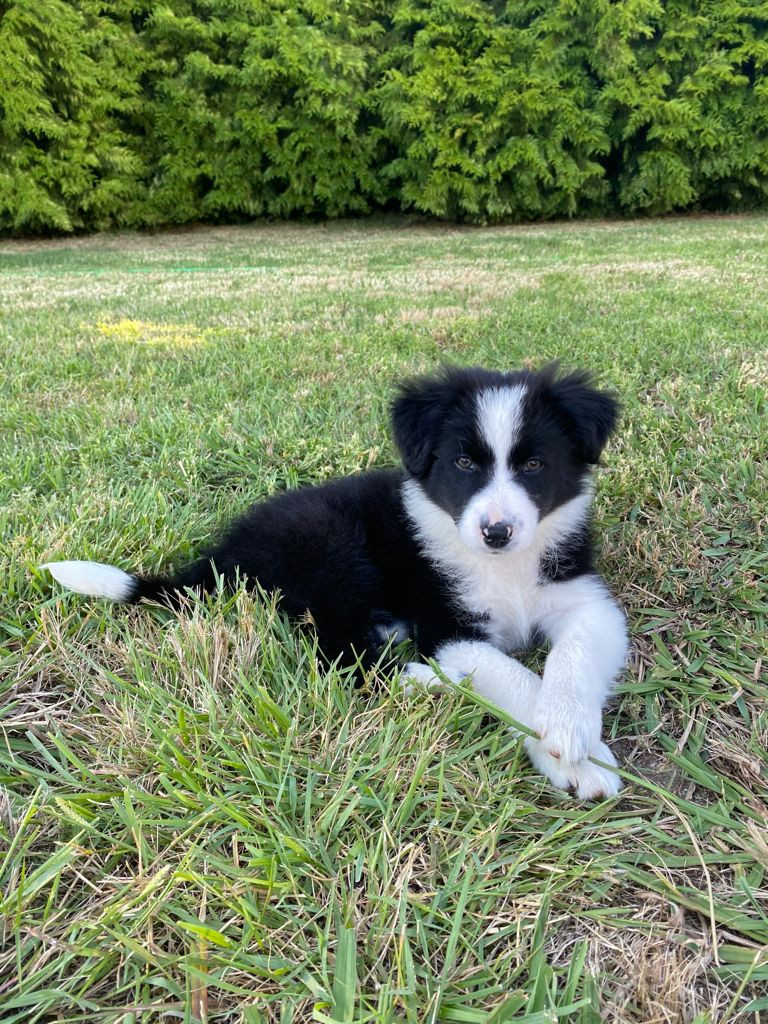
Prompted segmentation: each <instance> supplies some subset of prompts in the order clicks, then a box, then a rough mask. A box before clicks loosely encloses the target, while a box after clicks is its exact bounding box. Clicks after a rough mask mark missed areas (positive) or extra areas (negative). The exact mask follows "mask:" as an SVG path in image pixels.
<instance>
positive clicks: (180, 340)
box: [88, 319, 210, 348]
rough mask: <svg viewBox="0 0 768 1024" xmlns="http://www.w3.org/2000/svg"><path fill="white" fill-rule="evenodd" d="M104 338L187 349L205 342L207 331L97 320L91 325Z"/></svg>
mask: <svg viewBox="0 0 768 1024" xmlns="http://www.w3.org/2000/svg"><path fill="white" fill-rule="evenodd" d="M88 326H94V327H95V328H96V330H97V331H98V332H99V334H101V335H102V336H103V337H105V338H110V339H113V340H115V341H125V342H129V343H130V344H136V343H141V342H143V343H145V344H150V345H158V344H159V345H168V346H170V347H171V348H189V347H191V346H194V345H199V344H200V343H201V342H203V341H205V338H206V335H207V334H210V331H209V330H201V329H200V328H199V327H196V326H195V325H194V324H159V323H153V322H152V321H150V320H128V319H123V320H99V321H97V322H96V323H95V324H93V325H90V324H89V325H88Z"/></svg>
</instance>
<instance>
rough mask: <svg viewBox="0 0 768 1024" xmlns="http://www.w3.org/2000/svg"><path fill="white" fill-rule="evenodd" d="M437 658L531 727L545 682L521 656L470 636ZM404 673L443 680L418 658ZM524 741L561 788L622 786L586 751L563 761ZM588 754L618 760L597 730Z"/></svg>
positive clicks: (587, 792) (589, 795) (585, 793)
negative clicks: (574, 759) (569, 761)
mask: <svg viewBox="0 0 768 1024" xmlns="http://www.w3.org/2000/svg"><path fill="white" fill-rule="evenodd" d="M435 660H436V661H437V663H438V665H439V666H440V670H441V672H442V673H443V675H445V677H446V678H447V679H449V680H451V681H453V682H459V681H461V680H462V679H465V678H467V677H471V679H472V685H473V687H474V689H475V690H476V691H477V692H478V693H479V694H482V696H483V697H487V698H488V700H490V701H493V703H494V704H497V705H498V706H499V707H500V708H502V710H504V711H506V712H507V714H508V715H510V716H511V717H512V718H514V719H516V721H518V722H519V723H520V724H521V725H525V726H527V727H528V728H532V727H533V721H534V718H535V715H536V708H537V704H538V701H539V697H540V694H541V689H542V683H541V680H540V679H539V677H538V676H537V675H536V674H535V673H534V672H531V671H530V669H527V668H526V667H525V666H524V665H521V664H520V662H519V661H516V660H515V659H514V658H510V657H507V655H506V654H504V653H503V652H502V651H500V650H498V649H497V648H496V647H494V646H493V645H492V644H489V643H486V642H482V641H472V640H461V641H455V642H451V643H447V644H444V645H443V646H442V647H441V648H439V650H438V651H437V653H436V659H435ZM405 675H406V677H407V678H409V679H414V680H415V681H416V682H419V683H421V684H422V685H426V686H435V685H440V684H441V683H442V680H440V679H439V678H438V677H437V676H436V675H435V674H434V673H433V672H432V670H431V669H430V668H429V666H428V665H422V664H419V663H411V664H410V665H408V666H407V667H406V670H405ZM524 744H525V749H526V752H527V753H528V756H529V757H530V759H531V761H532V763H533V764H534V766H535V767H536V768H538V770H539V771H540V772H542V774H544V775H546V777H547V778H548V779H549V781H550V782H551V783H552V784H553V785H555V786H557V787H559V788H560V789H573V790H574V791H575V792H576V795H577V796H579V797H580V798H582V799H585V800H595V799H599V798H602V797H607V796H613V795H614V794H615V793H618V791H619V790H620V789H621V780H620V779H619V777H618V775H616V773H615V772H612V771H610V770H608V769H606V768H601V767H599V766H598V765H595V764H592V763H591V762H590V761H588V760H586V757H585V758H584V759H582V760H581V761H580V762H579V763H576V764H565V763H562V762H561V761H560V760H558V759H557V758H555V757H552V756H551V754H549V753H548V752H547V751H546V750H545V749H544V747H543V745H542V743H541V741H540V740H539V739H537V738H535V737H533V736H526V738H525V741H524ZM588 754H589V756H592V757H595V758H597V759H598V760H600V761H605V762H606V763H607V764H609V765H615V764H616V761H615V759H614V757H613V754H612V753H611V752H610V750H609V749H608V747H607V746H606V745H605V744H604V743H602V742H601V741H600V739H599V736H598V739H597V741H596V742H594V743H593V744H592V746H591V747H590V749H589V751H588Z"/></svg>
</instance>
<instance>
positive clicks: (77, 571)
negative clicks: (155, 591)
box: [40, 562, 136, 601]
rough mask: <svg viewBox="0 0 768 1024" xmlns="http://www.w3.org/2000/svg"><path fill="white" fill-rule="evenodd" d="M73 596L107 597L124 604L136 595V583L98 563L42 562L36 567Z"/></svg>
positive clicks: (119, 572) (116, 570) (124, 574)
mask: <svg viewBox="0 0 768 1024" xmlns="http://www.w3.org/2000/svg"><path fill="white" fill-rule="evenodd" d="M40 568H41V569H47V570H48V572H50V574H51V576H53V578H54V579H55V580H58V581H59V583H61V584H63V585H64V586H65V587H67V588H68V589H69V590H74V592H75V593H76V594H87V595H88V596H89V597H108V598H109V599H110V601H128V600H130V598H131V597H132V596H133V594H134V593H135V591H136V579H135V577H133V576H131V575H129V574H128V573H127V572H123V570H122V569H117V568H116V567H115V566H114V565H103V564H102V563H101V562H46V563H45V565H41V566H40Z"/></svg>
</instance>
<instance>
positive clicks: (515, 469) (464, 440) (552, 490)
mask: <svg viewBox="0 0 768 1024" xmlns="http://www.w3.org/2000/svg"><path fill="white" fill-rule="evenodd" d="M616 414H617V405H616V401H615V399H614V398H613V397H612V396H611V395H609V394H606V393H604V392H600V391H597V390H595V389H594V388H593V387H592V386H591V385H590V379H589V376H588V375H587V374H585V373H575V374H571V375H570V376H568V377H563V378H561V379H559V380H558V379H557V377H556V372H555V369H554V368H547V369H545V370H543V371H541V372H539V373H529V372H525V371H524V372H520V373H508V374H502V373H493V372H490V371H487V370H476V369H473V370H447V371H445V372H443V373H442V374H440V375H439V376H436V377H429V378H422V379H419V380H415V381H412V382H410V383H408V384H406V385H404V386H403V388H402V390H401V392H400V395H399V397H398V398H397V399H396V400H395V402H394V405H393V408H392V423H393V429H394V436H395V441H396V443H397V445H398V447H399V449H400V453H401V455H402V458H403V462H404V464H405V467H406V469H407V471H408V472H409V474H410V475H411V476H412V477H414V478H415V479H416V480H417V481H418V482H419V484H420V485H421V488H422V491H423V492H424V494H425V495H426V497H427V498H428V499H429V501H431V502H432V503H433V504H435V505H437V506H438V507H439V508H441V509H443V510H444V511H445V512H447V513H448V514H449V515H450V516H451V518H452V519H453V522H454V523H455V527H456V529H457V530H458V534H459V536H460V538H461V540H462V541H463V543H464V544H465V545H466V546H467V547H468V548H469V549H470V550H472V551H476V552H487V553H489V554H495V555H499V554H503V553H506V552H513V551H520V550H522V549H524V548H526V547H528V546H529V545H530V544H531V543H532V541H533V539H534V537H535V536H536V531H537V529H538V527H539V524H540V523H541V522H542V520H544V519H546V517H547V516H549V515H550V514H551V513H552V512H554V511H555V509H557V508H559V507H561V506H562V505H564V504H565V503H567V502H568V501H570V500H572V499H573V498H576V497H578V496H579V495H581V494H582V493H583V491H584V487H585V482H586V478H587V477H588V475H589V468H590V466H591V465H592V464H594V463H596V462H597V461H598V459H599V457H600V452H601V451H602V449H603V446H604V445H605V442H606V441H607V440H608V437H609V436H610V434H611V432H612V430H613V428H614V425H615V422H616Z"/></svg>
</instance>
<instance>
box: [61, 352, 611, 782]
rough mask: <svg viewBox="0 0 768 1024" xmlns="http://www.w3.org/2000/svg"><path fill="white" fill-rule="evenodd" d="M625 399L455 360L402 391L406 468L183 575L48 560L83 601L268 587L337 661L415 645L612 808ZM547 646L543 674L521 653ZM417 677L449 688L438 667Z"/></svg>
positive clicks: (326, 495)
mask: <svg viewBox="0 0 768 1024" xmlns="http://www.w3.org/2000/svg"><path fill="white" fill-rule="evenodd" d="M616 415H617V404H616V401H615V399H614V398H613V397H612V396H611V395H609V394H607V393H605V392H602V391H598V390H596V389H595V388H594V387H593V386H592V383H591V378H590V376H589V374H587V373H584V372H578V373H573V374H570V375H569V376H564V377H558V376H557V370H556V367H554V366H549V367H546V368H545V369H543V370H541V371H539V372H529V371H520V372H515V373H497V372H493V371H489V370H483V369H455V368H449V369H446V370H443V371H442V372H440V373H438V374H436V375H434V376H430V377H424V378H418V379H415V380H412V381H409V382H406V383H405V384H403V385H402V387H401V389H400V391H399V394H398V395H397V397H396V398H395V401H394V403H393V406H392V425H393V430H394V438H395V442H396V444H397V447H398V448H399V450H400V454H401V456H402V460H403V463H404V466H405V472H404V473H403V472H401V471H378V472H372V473H364V474H360V475H359V476H352V477H347V478H344V479H339V480H335V481H332V482H330V483H327V484H323V485H321V486H318V487H308V488H303V489H299V490H294V491H289V492H286V493H284V494H281V495H278V496H277V497H274V498H272V499H270V500H268V501H265V502H263V503H260V504H257V505H255V506H253V507H252V508H251V509H250V510H249V511H248V512H246V513H245V515H244V516H243V517H242V518H241V519H239V520H237V521H236V522H235V523H234V524H233V525H231V526H230V528H229V529H228V531H227V532H226V533H225V535H224V537H223V539H222V540H221V541H220V543H218V544H217V545H216V546H215V547H213V548H212V549H210V550H209V551H208V552H206V554H205V556H204V557H202V558H201V559H200V560H199V561H197V562H195V563H194V564H192V565H190V566H189V567H187V568H185V569H182V570H181V572H179V573H178V574H177V575H174V576H162V577H143V576H137V575H129V574H128V573H125V572H123V571H122V570H121V569H118V568H115V567H113V566H106V565H101V564H99V563H96V562H52V563H48V564H47V565H46V566H44V568H47V569H49V570H50V571H51V573H52V574H53V576H54V577H55V578H56V579H57V580H58V581H59V582H60V583H62V584H64V585H65V586H66V587H68V588H70V589H71V590H74V591H77V592H78V593H81V594H89V595H93V596H98V597H106V598H110V599H112V600H115V601H126V602H136V601H140V600H142V599H150V600H155V601H157V600H159V601H164V602H166V603H169V604H173V603H174V601H178V598H179V594H180V592H183V591H184V590H186V589H188V588H191V589H193V590H198V591H203V590H209V589H211V588H212V587H214V586H215V583H216V578H217V577H223V578H224V579H225V580H226V581H234V580H235V579H236V578H237V577H241V578H245V579H247V580H250V581H252V582H257V583H258V585H259V586H261V587H262V588H264V589H265V590H276V591H279V592H280V595H281V606H282V608H283V609H284V610H285V611H286V612H287V613H288V614H290V615H293V616H305V615H306V613H307V612H309V615H310V617H311V620H312V622H313V623H314V625H315V628H316V630H317V634H318V641H319V645H320V647H321V649H322V651H323V652H324V655H325V657H327V658H328V659H330V660H335V659H338V660H339V661H340V662H341V663H342V664H354V663H356V662H358V663H359V662H360V661H362V663H363V664H371V663H374V662H375V661H376V659H377V658H378V657H379V656H380V654H381V651H382V649H383V648H385V647H386V646H387V645H388V644H391V643H392V642H393V641H396V642H399V641H401V640H405V639H410V640H412V641H413V642H414V643H415V644H416V646H417V648H418V650H419V652H420V654H421V655H423V656H424V657H426V658H434V659H435V660H436V661H437V663H438V665H439V666H440V670H441V674H442V675H444V676H445V677H446V678H448V679H449V680H452V681H454V682H456V681H458V680H460V679H463V678H465V677H467V676H471V678H472V682H473V685H474V687H475V689H476V690H477V691H478V692H479V693H481V694H482V695H483V696H485V697H487V698H489V699H490V700H492V701H494V702H495V703H496V704H498V705H499V706H500V707H502V708H503V709H504V710H505V711H507V712H508V713H509V714H510V715H511V716H512V717H513V718H514V719H515V720H516V721H518V722H520V723H521V724H523V725H525V726H528V727H529V728H531V729H532V730H534V731H535V732H536V734H537V738H533V737H527V738H526V740H525V746H526V750H527V752H528V754H529V756H530V758H531V760H532V762H533V763H534V765H535V766H536V767H537V768H538V769H539V770H540V771H542V772H543V773H544V774H545V775H546V776H547V778H548V779H550V781H551V782H552V783H553V784H554V785H556V786H559V787H562V788H564V789H573V790H575V792H576V794H577V795H578V796H579V797H582V798H587V799H595V798H598V797H602V796H611V795H613V794H615V793H616V792H618V790H619V788H620V781H619V777H618V775H617V774H616V773H615V772H613V771H611V770H610V769H609V768H607V767H600V766H598V765H596V764H594V763H592V761H590V760H589V758H590V757H594V758H597V759H598V760H600V761H602V762H605V763H607V764H608V765H614V766H615V765H616V761H615V760H614V758H613V755H612V754H611V752H610V750H609V749H608V747H607V746H606V745H605V744H604V743H602V742H601V739H600V730H601V708H602V705H603V702H604V701H605V699H606V697H607V695H608V694H609V692H610V690H611V688H612V685H613V682H614V680H615V678H616V676H617V674H618V673H619V672H620V670H621V668H622V666H623V664H624V660H625V657H626V652H627V635H626V627H625V621H624V616H623V614H622V612H621V611H620V609H619V608H618V606H617V604H616V602H615V601H614V600H613V598H612V597H611V595H610V594H609V592H608V590H607V588H606V586H605V585H604V583H603V581H602V580H601V579H600V577H599V576H598V575H597V574H596V573H595V571H594V568H593V558H592V548H591V539H590V513H589V506H590V501H591V468H592V466H593V465H594V464H596V463H597V462H598V459H599V457H600V453H601V451H602V449H603V446H604V445H605V443H606V441H607V440H608V438H609V436H610V434H611V432H612V431H613V429H614V426H615V422H616ZM540 640H546V641H548V642H549V643H550V645H551V649H550V652H549V655H548V657H547V660H546V664H545V667H544V673H543V677H542V678H539V677H538V676H537V675H535V674H534V673H533V672H531V671H529V670H528V669H527V668H525V667H524V666H523V665H522V664H521V663H520V662H519V661H517V660H516V659H515V658H514V657H512V653H513V652H517V651H520V650H521V649H525V648H526V647H529V646H530V645H531V644H532V643H533V642H538V641H540ZM405 673H406V676H407V677H409V678H410V679H412V680H414V681H416V682H420V683H423V684H426V685H427V686H431V685H434V684H436V683H438V682H439V680H438V679H436V677H435V676H434V675H433V673H432V670H431V669H430V668H429V667H428V666H427V665H426V664H422V663H411V664H409V665H408V666H407V667H406V669H405Z"/></svg>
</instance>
